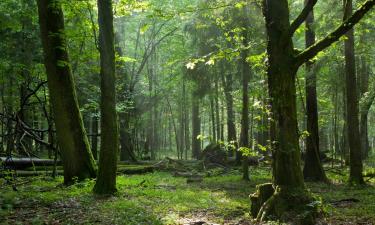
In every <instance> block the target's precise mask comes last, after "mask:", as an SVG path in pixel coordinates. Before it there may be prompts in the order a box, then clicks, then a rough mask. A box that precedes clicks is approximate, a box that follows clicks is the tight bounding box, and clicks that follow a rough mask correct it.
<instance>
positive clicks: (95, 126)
mask: <svg viewBox="0 0 375 225" xmlns="http://www.w3.org/2000/svg"><path fill="white" fill-rule="evenodd" d="M95 114H96V113H95ZM98 137H99V119H98V116H97V115H92V116H91V151H92V155H93V156H94V159H95V160H97V159H98Z"/></svg>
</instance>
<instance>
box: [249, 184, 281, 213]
mask: <svg viewBox="0 0 375 225" xmlns="http://www.w3.org/2000/svg"><path fill="white" fill-rule="evenodd" d="M256 188H257V191H256V192H255V193H254V194H251V195H250V201H251V208H250V212H251V215H252V216H253V217H254V218H256V217H257V216H258V212H259V210H260V208H261V207H262V205H263V203H264V202H265V201H267V200H268V199H269V198H270V197H271V196H272V195H273V193H274V191H275V189H274V188H273V186H272V183H265V184H260V185H257V187H256Z"/></svg>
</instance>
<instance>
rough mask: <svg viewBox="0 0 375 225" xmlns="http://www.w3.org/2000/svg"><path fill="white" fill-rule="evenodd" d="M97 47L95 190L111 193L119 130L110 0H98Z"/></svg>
mask: <svg viewBox="0 0 375 225" xmlns="http://www.w3.org/2000/svg"><path fill="white" fill-rule="evenodd" d="M98 21H99V51H100V77H101V82H100V90H101V99H100V112H101V121H100V127H101V129H100V130H101V132H100V133H101V136H100V137H101V139H100V140H101V142H100V143H101V144H100V156H99V173H98V179H97V180H96V183H95V186H94V192H95V193H96V194H112V193H114V192H116V191H117V189H116V171H117V152H118V150H119V143H118V142H119V134H118V122H117V113H116V88H115V82H116V81H115V80H116V78H115V49H114V33H113V12H112V1H111V0H98Z"/></svg>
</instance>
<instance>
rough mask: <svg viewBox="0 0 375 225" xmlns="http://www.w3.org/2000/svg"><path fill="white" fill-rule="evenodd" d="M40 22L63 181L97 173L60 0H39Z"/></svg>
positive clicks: (81, 178)
mask: <svg viewBox="0 0 375 225" xmlns="http://www.w3.org/2000/svg"><path fill="white" fill-rule="evenodd" d="M37 3H38V12H39V25H40V30H41V39H42V44H43V51H44V60H45V67H46V71H47V79H48V88H49V93H50V102H51V105H52V111H53V114H54V118H55V124H56V132H57V140H58V144H59V146H60V152H61V157H62V161H63V167H64V183H65V184H69V183H72V182H73V178H74V177H77V178H78V179H79V180H83V179H85V178H93V177H95V176H96V166H95V161H94V159H93V156H92V154H91V151H90V146H89V142H88V139H87V136H86V132H85V129H84V127H83V122H82V116H81V113H80V111H79V108H78V101H77V96H76V92H75V89H74V81H73V75H72V72H71V69H70V65H69V57H68V52H67V43H66V40H65V34H64V16H63V12H62V9H61V1H60V0H38V1H37Z"/></svg>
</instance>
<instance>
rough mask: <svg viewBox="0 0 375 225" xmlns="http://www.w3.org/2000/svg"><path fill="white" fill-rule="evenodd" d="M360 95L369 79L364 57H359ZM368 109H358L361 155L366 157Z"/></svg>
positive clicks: (368, 146)
mask: <svg viewBox="0 0 375 225" xmlns="http://www.w3.org/2000/svg"><path fill="white" fill-rule="evenodd" d="M359 80H360V94H361V95H360V96H361V97H362V98H363V97H365V94H366V93H367V92H368V80H369V70H368V67H367V63H366V59H365V57H361V70H360V79H359ZM368 112H369V111H368V110H362V107H361V110H360V126H359V127H360V135H361V147H362V157H363V158H367V157H368V153H369V149H370V145H369V140H368V124H367V123H368Z"/></svg>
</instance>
